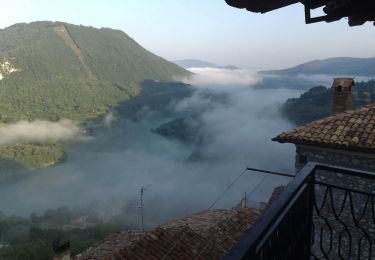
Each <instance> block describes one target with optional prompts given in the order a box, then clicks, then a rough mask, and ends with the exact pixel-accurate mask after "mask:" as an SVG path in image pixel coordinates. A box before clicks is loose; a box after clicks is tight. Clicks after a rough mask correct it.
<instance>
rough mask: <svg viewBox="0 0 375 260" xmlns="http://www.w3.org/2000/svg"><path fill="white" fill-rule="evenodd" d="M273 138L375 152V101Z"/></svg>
mask: <svg viewBox="0 0 375 260" xmlns="http://www.w3.org/2000/svg"><path fill="white" fill-rule="evenodd" d="M272 140H274V141H278V142H280V143H295V144H308V145H316V146H323V147H331V148H337V149H346V150H356V151H363V152H375V104H374V103H372V104H368V105H366V106H364V107H361V108H359V109H357V110H350V111H347V112H344V113H340V114H337V115H334V116H330V117H326V118H324V119H321V120H317V121H313V122H311V123H309V124H307V125H304V126H301V127H298V128H295V129H293V130H291V131H288V132H284V133H282V134H280V135H279V136H277V137H275V138H274V139H272Z"/></svg>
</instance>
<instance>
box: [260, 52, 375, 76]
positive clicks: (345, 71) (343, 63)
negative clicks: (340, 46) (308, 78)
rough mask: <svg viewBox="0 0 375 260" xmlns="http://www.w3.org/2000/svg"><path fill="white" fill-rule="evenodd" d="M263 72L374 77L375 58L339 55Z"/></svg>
mask: <svg viewBox="0 0 375 260" xmlns="http://www.w3.org/2000/svg"><path fill="white" fill-rule="evenodd" d="M261 73H263V74H274V75H298V74H307V75H309V74H310V75H311V74H325V75H353V76H367V77H374V76H375V58H350V57H338V58H330V59H324V60H313V61H310V62H306V63H303V64H300V65H297V66H295V67H292V68H288V69H283V70H268V71H261Z"/></svg>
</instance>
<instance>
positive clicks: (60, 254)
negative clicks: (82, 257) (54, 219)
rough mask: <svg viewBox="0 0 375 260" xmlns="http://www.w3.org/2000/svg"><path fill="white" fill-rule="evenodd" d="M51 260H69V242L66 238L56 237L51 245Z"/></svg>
mask: <svg viewBox="0 0 375 260" xmlns="http://www.w3.org/2000/svg"><path fill="white" fill-rule="evenodd" d="M52 247H53V252H54V254H55V255H54V257H53V260H70V259H71V257H70V240H69V238H68V237H67V236H59V237H57V238H56V239H55V240H54V241H53V243H52Z"/></svg>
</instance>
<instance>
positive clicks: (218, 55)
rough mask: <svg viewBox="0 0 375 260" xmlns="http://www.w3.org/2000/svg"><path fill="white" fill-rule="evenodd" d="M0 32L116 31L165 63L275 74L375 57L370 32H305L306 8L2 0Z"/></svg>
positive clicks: (326, 26)
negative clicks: (33, 27)
mask: <svg viewBox="0 0 375 260" xmlns="http://www.w3.org/2000/svg"><path fill="white" fill-rule="evenodd" d="M0 6H1V8H0V28H5V27H8V26H10V25H12V24H14V23H20V22H32V21H40V20H50V21H64V22H68V23H73V24H82V25H90V26H94V27H98V28H101V27H110V28H114V29H120V30H122V31H124V32H126V33H127V34H128V35H130V36H131V37H132V38H134V39H135V40H136V41H137V42H138V43H140V44H141V45H142V46H144V47H145V48H146V49H148V50H150V51H152V52H154V53H155V54H157V55H160V56H162V57H164V58H166V59H168V60H177V59H192V58H195V59H200V60H204V61H208V62H213V63H216V64H218V65H228V64H231V65H236V66H239V67H242V68H246V69H277V68H286V67H290V66H294V65H297V64H299V63H303V62H306V61H309V60H313V59H324V58H329V57H349V56H350V57H375V48H374V46H375V27H374V26H373V25H372V24H371V23H367V24H366V25H364V26H359V27H349V25H348V24H347V20H345V19H343V20H342V21H339V22H335V23H317V24H310V25H306V24H305V22H304V12H303V6H302V5H300V4H297V5H294V6H289V7H286V8H283V9H280V10H276V11H273V12H270V13H267V14H255V13H250V12H247V11H244V10H240V9H236V8H232V7H230V6H228V5H227V4H226V3H225V1H224V0H204V1H202V0H189V1H178V0H136V1H134V0H106V1H98V0H80V1H77V0H64V1H62V0H55V1H50V0H33V1H30V0H12V1H8V0H6V1H5V0H0Z"/></svg>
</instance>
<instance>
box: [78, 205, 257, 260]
mask: <svg viewBox="0 0 375 260" xmlns="http://www.w3.org/2000/svg"><path fill="white" fill-rule="evenodd" d="M259 215H260V212H259V211H257V210H253V209H249V208H243V209H239V210H205V211H202V212H199V213H194V214H192V215H190V216H187V217H185V218H181V219H177V220H175V221H172V222H169V223H167V224H165V225H162V226H158V227H156V228H154V229H152V230H151V231H148V232H146V233H144V234H140V233H132V232H120V233H116V234H113V235H110V236H108V237H107V238H106V239H105V240H104V241H103V242H101V243H99V244H97V245H95V246H93V247H91V248H89V249H87V250H86V251H84V252H83V253H81V254H79V255H77V256H75V258H74V259H79V260H80V259H112V258H113V257H115V258H116V259H162V258H163V257H164V259H193V258H194V259H220V258H222V257H223V256H224V255H225V254H226V253H227V252H228V251H229V250H230V249H231V248H232V247H233V245H234V244H235V243H237V242H238V240H239V239H240V238H241V237H242V235H243V234H244V233H245V232H246V230H247V229H249V227H250V226H251V225H252V224H253V223H254V222H255V221H256V219H257V218H258V217H259Z"/></svg>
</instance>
